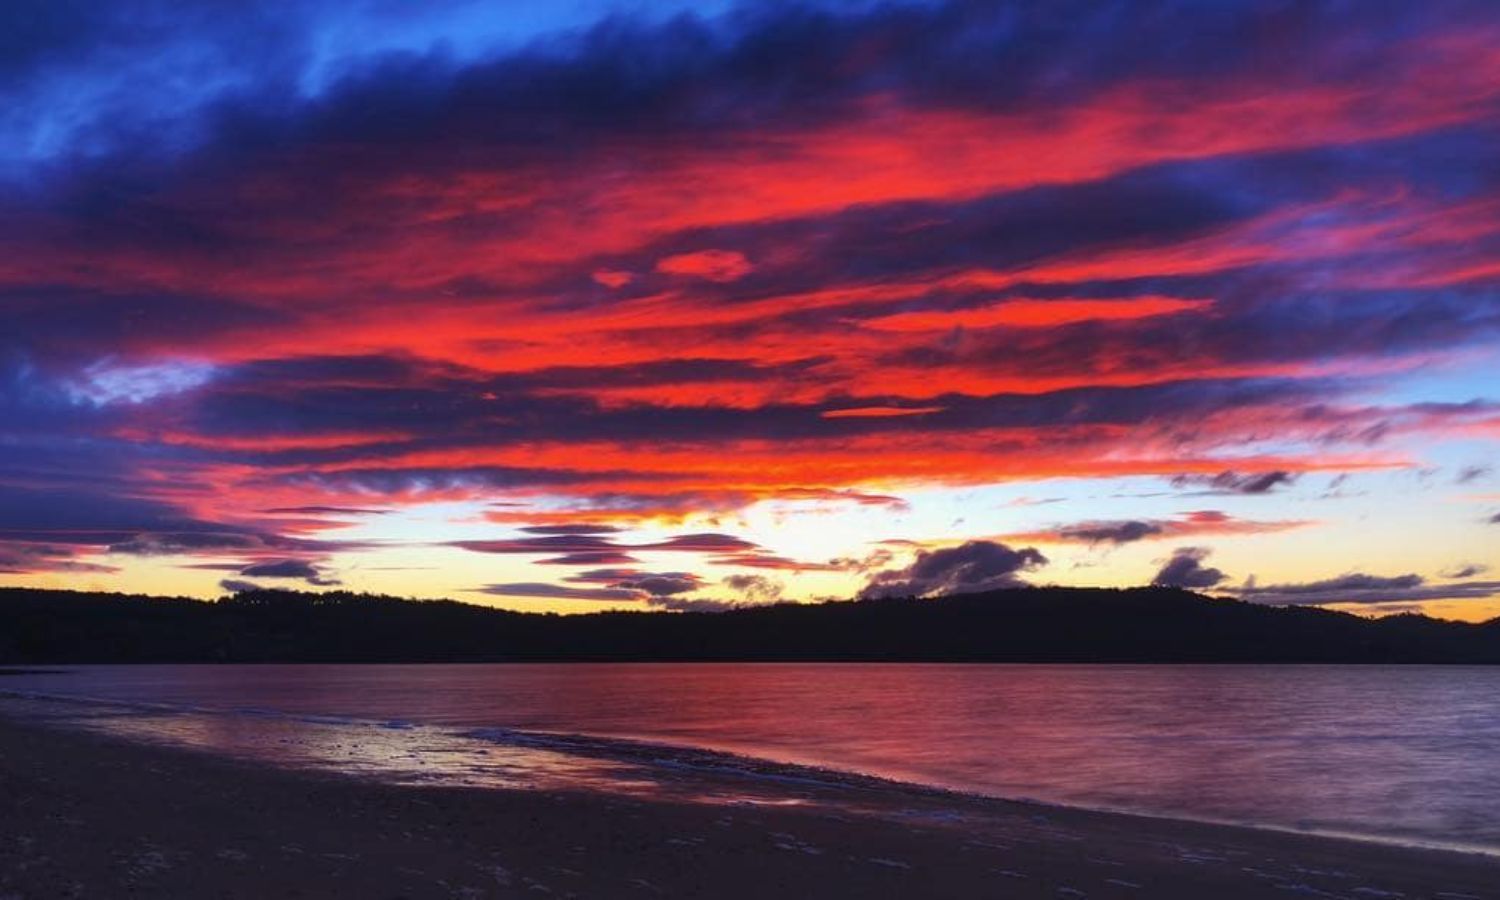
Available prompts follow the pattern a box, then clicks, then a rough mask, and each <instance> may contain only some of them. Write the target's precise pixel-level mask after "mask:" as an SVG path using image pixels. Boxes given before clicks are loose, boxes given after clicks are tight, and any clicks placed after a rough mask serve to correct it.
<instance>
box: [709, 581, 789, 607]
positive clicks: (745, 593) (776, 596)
mask: <svg viewBox="0 0 1500 900" xmlns="http://www.w3.org/2000/svg"><path fill="white" fill-rule="evenodd" d="M724 586H725V587H727V588H729V589H730V590H732V591H734V592H736V593H738V594H739V595H740V596H741V597H743V598H744V599H745V600H747V601H749V602H751V603H775V602H777V601H778V600H780V599H781V596H782V594H783V592H785V590H786V585H784V584H782V583H781V582H780V581H777V580H776V579H774V578H768V577H766V576H765V575H729V576H727V577H725V578H724Z"/></svg>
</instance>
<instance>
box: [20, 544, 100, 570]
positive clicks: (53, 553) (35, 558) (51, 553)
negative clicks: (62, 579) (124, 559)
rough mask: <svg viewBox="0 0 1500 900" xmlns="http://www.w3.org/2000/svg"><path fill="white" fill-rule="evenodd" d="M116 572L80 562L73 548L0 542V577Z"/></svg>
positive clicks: (93, 563) (96, 564)
mask: <svg viewBox="0 0 1500 900" xmlns="http://www.w3.org/2000/svg"><path fill="white" fill-rule="evenodd" d="M117 571H119V569H117V568H116V567H114V566H110V565H105V564H103V563H98V562H92V561H89V560H87V559H80V558H79V553H78V548H76V547H70V546H66V545H55V544H32V543H19V542H7V541H0V575H35V574H39V573H45V572H67V573H74V574H81V573H99V574H107V573H111V572H117Z"/></svg>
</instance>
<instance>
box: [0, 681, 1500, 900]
mask: <svg viewBox="0 0 1500 900" xmlns="http://www.w3.org/2000/svg"><path fill="white" fill-rule="evenodd" d="M5 700H12V701H14V700H20V701H23V702H25V701H29V702H39V703H41V704H44V705H51V704H56V705H59V706H63V707H69V706H77V707H84V708H94V709H108V708H120V709H131V710H140V711H146V712H157V711H160V712H163V713H166V714H170V715H181V714H188V715H194V716H245V715H249V716H251V717H253V718H254V719H255V720H257V721H266V720H271V721H285V722H290V723H297V724H299V725H309V724H310V725H329V726H333V727H337V728H345V727H354V728H369V729H388V730H394V731H407V732H410V731H417V730H420V731H425V732H428V733H431V734H434V735H437V734H441V735H443V736H446V737H448V738H452V739H456V740H477V741H483V742H486V743H491V742H493V743H494V744H496V745H498V746H499V747H503V748H507V749H512V750H514V749H526V748H537V749H542V750H545V751H549V752H556V753H561V754H564V755H566V756H569V757H580V758H589V759H597V760H601V761H605V762H626V763H629V764H631V765H639V766H642V767H643V768H646V769H658V770H665V771H667V772H668V773H671V774H672V775H674V776H680V777H681V782H682V785H683V786H687V787H689V788H691V786H692V785H693V784H694V783H695V781H703V782H713V781H730V782H733V781H737V780H743V781H744V782H746V784H747V785H750V786H752V791H751V793H756V792H759V793H769V794H774V793H777V792H780V791H783V790H795V789H798V788H802V789H807V790H813V791H834V792H861V793H862V792H874V793H875V794H876V795H885V796H887V797H909V798H919V799H921V800H922V801H923V802H932V803H939V804H942V803H953V804H966V805H967V804H980V805H983V804H1001V805H1007V806H1017V807H1022V808H1026V809H1031V810H1033V811H1034V812H1035V813H1036V814H1040V815H1047V814H1052V813H1060V812H1067V813H1073V814H1082V815H1091V814H1098V815H1107V816H1122V817H1126V818H1130V819H1142V820H1149V821H1153V822H1159V823H1162V824H1163V825H1165V826H1167V827H1172V828H1193V827H1213V828H1231V829H1245V830H1250V831H1257V832H1266V833H1269V834H1278V835H1286V836H1290V837H1294V838H1295V837H1307V838H1320V839H1329V840H1337V841H1347V842H1355V843H1361V844H1370V845H1375V846H1382V847H1392V848H1398V849H1409V850H1417V851H1436V852H1444V853H1457V854H1462V855H1467V856H1479V857H1489V858H1492V859H1495V860H1496V861H1497V862H1500V847H1495V846H1489V845H1478V844H1466V843H1463V842H1459V841H1447V842H1444V841H1440V840H1435V839H1432V838H1430V837H1423V836H1419V835H1410V834H1406V835H1403V834H1394V833H1387V834H1381V833H1375V832H1361V831H1356V830H1340V829H1337V828H1327V827H1296V826H1291V825H1281V824H1277V823H1273V822H1257V821H1248V820H1234V819H1227V818H1214V817H1211V816H1204V815H1193V814H1191V813H1186V812H1177V811H1156V810H1148V809H1138V808H1130V807H1124V806H1107V805H1090V804H1084V803H1070V802H1067V801H1063V800H1054V799H1046V798H1036V797H1026V796H1013V795H1001V794H995V793H987V792H985V791H983V790H981V789H975V788H968V787H963V786H957V785H946V784H942V783H936V782H930V781H922V780H920V779H918V778H916V777H911V778H903V777H900V776H892V775H883V774H878V773H872V772H864V771H859V770H854V769H846V768H838V767H836V766H831V765H826V764H820V763H814V762H798V761H792V760H779V759H774V758H770V757H764V756H756V755H753V754H749V753H745V752H741V751H737V750H732V749H722V748H716V747H711V746H702V745H693V744H680V743H669V742H666V741H662V740H658V739H652V738H638V737H619V736H613V735H607V734H593V733H587V732H558V731H545V730H529V729H522V728H508V727H496V726H490V727H469V726H460V725H431V724H425V723H415V722H406V721H399V722H397V721H383V720H376V719H365V718H359V717H348V716H326V715H314V714H307V715H299V714H295V713H288V712H282V711H275V710H246V709H219V708H212V707H184V706H181V705H177V704H171V703H158V702H151V701H127V700H114V699H108V698H102V697H89V696H80V695H67V694H52V693H46V692H36V691H15V690H8V689H5V688H3V687H0V701H5ZM11 712H13V711H11ZM6 713H7V710H5V709H4V707H3V706H0V720H3V719H4V718H5V717H6ZM86 721H87V720H71V721H69V720H64V719H57V720H55V721H54V722H53V723H52V724H54V725H56V726H57V727H61V728H75V729H80V730H83V731H86V732H88V733H91V734H96V735H100V736H103V737H105V738H106V739H114V740H121V741H126V742H129V743H136V744H141V745H146V746H155V747H160V748H164V749H168V750H180V751H183V752H188V753H195V754H207V755H217V756H221V757H224V758H233V759H237V760H239V761H241V762H249V763H251V764H256V765H264V766H269V767H274V768H277V769H279V770H282V771H288V772H292V773H296V772H307V773H312V774H324V775H327V774H333V775H340V774H342V775H344V776H346V777H351V778H357V779H361V780H373V781H375V782H378V783H383V784H386V785H399V786H409V785H410V784H411V782H409V781H406V780H403V779H401V778H399V777H393V775H392V773H390V772H362V773H350V772H340V771H339V770H337V769H332V768H329V767H328V766H327V765H307V764H305V763H304V764H302V765H296V764H290V765H288V764H281V763H277V762H274V761H268V760H265V759H253V758H249V757H247V756H246V755H244V754H243V753H237V752H234V751H229V750H224V749H222V748H209V747H202V746H199V747H194V746H190V745H185V744H183V743H181V742H174V741H173V740H171V739H168V738H164V737H160V736H151V735H150V734H149V732H143V733H142V734H137V735H121V734H119V733H110V732H109V731H108V730H103V729H96V728H93V727H91V726H90V725H88V724H86ZM668 780H676V779H675V778H674V779H668ZM432 784H433V785H434V786H437V785H438V784H439V783H438V782H436V781H434V782H432ZM449 786H451V787H457V788H463V787H476V785H475V784H473V783H466V782H463V781H461V780H454V781H452V782H450V783H449ZM481 789H484V788H481ZM505 789H519V790H527V789H531V788H527V787H519V788H517V787H514V786H511V787H507V788H505ZM586 789H590V790H595V789H597V790H599V791H600V792H601V793H610V792H611V791H610V787H609V786H608V785H602V784H599V783H594V784H590V785H587V787H586ZM674 797H675V799H678V800H683V799H690V798H691V790H688V791H685V792H677V793H676V794H675V795H674ZM0 900H3V898H0Z"/></svg>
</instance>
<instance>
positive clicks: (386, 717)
mask: <svg viewBox="0 0 1500 900" xmlns="http://www.w3.org/2000/svg"><path fill="white" fill-rule="evenodd" d="M0 691H4V692H8V693H10V694H12V695H15V694H17V693H31V694H38V693H40V694H48V695H65V696H70V697H79V698H92V699H93V700H98V701H114V702H123V703H131V704H140V703H148V704H155V705H156V706H155V707H153V708H150V709H146V710H142V709H141V708H139V707H134V708H133V709H134V712H133V713H131V714H122V713H121V712H120V711H119V710H118V709H114V710H113V711H110V712H105V711H104V710H107V709H110V708H108V707H89V706H82V707H79V706H77V705H74V708H75V709H87V708H93V709H96V710H97V711H96V712H95V713H94V714H93V717H94V718H95V719H96V724H98V723H99V722H104V723H108V727H109V728H110V729H111V730H115V731H118V732H122V733H128V734H133V735H135V736H145V737H152V736H155V737H159V738H166V739H171V740H176V741H178V742H183V743H191V744H194V745H197V746H200V747H206V748H208V749H217V750H222V751H225V752H231V751H233V752H241V753H244V752H249V753H251V754H252V755H258V756H263V757H265V758H268V759H272V760H276V761H281V762H286V761H287V760H289V759H290V760H292V761H294V762H313V763H321V764H324V765H330V766H336V767H340V768H343V769H346V770H353V771H364V770H371V771H373V770H378V769H381V768H382V767H384V768H391V767H401V766H404V767H405V768H404V771H408V772H412V771H417V770H418V767H420V770H421V771H422V772H423V774H424V777H426V778H428V779H438V780H441V779H444V778H452V779H455V780H463V781H465V782H466V783H494V784H502V785H508V786H515V785H521V784H525V783H531V784H538V783H550V782H549V779H550V781H552V782H555V781H556V780H557V779H558V778H568V779H572V783H574V784H577V783H578V782H580V781H582V782H584V783H588V782H589V781H590V780H591V779H592V780H593V781H595V782H597V783H599V784H604V783H606V782H608V783H610V785H611V787H612V788H613V789H620V787H621V785H625V786H629V785H631V784H641V785H649V786H654V787H660V785H661V784H663V783H665V782H668V781H670V773H664V772H661V771H657V772H654V773H653V772H650V771H644V770H649V769H650V765H649V764H650V763H652V762H659V761H661V760H662V759H664V758H665V757H666V756H667V755H668V754H666V753H664V752H663V751H660V750H659V749H656V748H652V749H651V750H650V752H646V753H644V754H643V753H642V752H640V751H639V748H632V747H631V746H630V745H628V744H614V743H612V742H610V741H586V742H578V741H568V740H551V739H542V740H533V739H529V738H527V737H526V734H529V733H546V734H549V735H588V736H595V737H600V738H609V739H627V740H631V741H638V742H650V743H651V744H664V745H674V746H679V747H689V748H699V749H703V750H711V751H720V752H723V753H729V754H737V755H740V756H743V757H752V758H756V759H764V760H772V761H777V762H781V763H790V764H798V765H805V766H815V767H820V768H825V769H832V770H839V771H845V772H854V773H864V774H869V775H876V776H880V777H884V778H890V779H896V780H901V781H908V782H916V783H920V784H925V785H932V786H938V787H945V788H953V789H958V790H963V791H968V792H977V793H983V794H989V795H994V796H999V797H1010V798H1024V799H1034V800H1039V801H1044V802H1051V803H1064V804H1070V805H1078V806H1087V807H1099V808H1109V809H1118V810H1126V811H1136V812H1145V813H1151V814H1160V815H1170V816H1181V817H1188V818H1199V819H1206V820H1216V821H1231V822H1242V823H1249V824H1256V825H1263V826H1271V827H1281V828H1294V829H1308V830H1317V831H1326V832H1334V833H1343V834H1354V835H1365V836H1372V837H1381V838H1386V839H1396V840H1409V841H1413V842H1424V843H1438V844H1446V845H1455V846H1464V847H1472V848H1483V849H1488V850H1492V851H1500V668H1479V667H1354V666H1349V667H1342V666H1024V665H880V664H832V665H802V664H795V665H793V664H786V665H777V664H745V665H723V664H720V665H695V664H662V665H612V664H600V665H578V664H574V665H463V666H437V665H433V666H337V665H335V666H285V665H270V666H136V667H125V666H87V667H77V668H70V669H69V670H68V671H66V672H64V673H58V674H25V675H12V676H8V677H6V678H4V679H0ZM11 702H12V703H13V704H14V703H15V702H16V701H15V700H14V699H12V700H11ZM350 720H358V721H360V722H366V723H371V724H365V725H363V726H362V729H363V730H362V731H361V732H360V734H362V735H363V737H359V738H358V739H355V738H354V737H350V735H349V733H348V732H347V729H348V728H351V727H354V726H353V725H351V724H350ZM372 726H373V727H372ZM408 726H415V727H408ZM341 729H345V730H341ZM496 729H504V730H496ZM516 732H521V733H522V734H517V733H516ZM289 747H300V748H302V749H301V750H299V751H296V752H293V751H292V750H289V749H288V748H289ZM247 748H248V749H247ZM309 748H310V749H309ZM500 748H508V751H506V752H501V749H500ZM523 751H524V752H523ZM298 754H300V755H298ZM497 754H498V755H497ZM695 758H697V759H699V760H700V761H701V759H703V758H705V757H702V756H701V755H700V756H699V757H695ZM743 762H744V761H743V760H741V761H739V763H740V764H743ZM480 776H483V777H480Z"/></svg>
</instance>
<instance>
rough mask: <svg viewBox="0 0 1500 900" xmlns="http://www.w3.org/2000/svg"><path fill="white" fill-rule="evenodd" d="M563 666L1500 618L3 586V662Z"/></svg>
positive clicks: (1400, 649) (1424, 644) (1059, 600)
mask: <svg viewBox="0 0 1500 900" xmlns="http://www.w3.org/2000/svg"><path fill="white" fill-rule="evenodd" d="M562 660H578V661H582V660H614V661H649V660H656V661H715V660H718V661H728V660H760V661H793V660H798V661H813V660H827V661H844V660H849V661H853V660H863V661H875V660H884V661H910V662H916V661H923V662H1303V663H1312V662H1327V663H1500V620H1495V621H1491V622H1488V623H1485V624H1482V625H1473V624H1466V623H1460V622H1446V621H1439V620H1435V619H1429V618H1425V617H1422V616H1410V615H1408V616H1393V617H1389V618H1385V619H1364V618H1361V617H1358V616H1352V615H1348V614H1345V613H1339V612H1333V611H1328V610H1321V609H1312V608H1301V607H1285V608H1277V607H1267V606H1258V605H1255V604H1250V603H1243V602H1240V601H1235V600H1224V599H1215V598H1210V597H1205V596H1202V595H1199V594H1195V593H1192V592H1189V591H1181V590H1175V589H1166V588H1135V589H1129V590H1107V589H1083V588H1029V589H1021V590H1007V591H995V592H990V593H985V594H968V595H962V596H954V597H946V598H942V599H937V600H915V599H895V600H870V601H860V602H852V601H851V602H842V603H825V604H819V605H796V604H781V605H776V606H763V607H752V608H745V609H737V610H732V611H729V612H721V613H664V612H605V613H595V614H591V615H582V616H557V615H551V614H538V613H518V612H508V611H504V610H497V609H491V608H488V607H482V606H474V605H469V604H463V603H456V602H453V601H447V600H440V601H415V600H401V599H396V598H392V597H379V596H370V595H361V594H351V593H346V592H333V593H322V594H311V593H300V592H294V591H256V592H250V593H244V594H237V595H234V596H230V597H225V598H223V599H220V600H217V601H212V602H203V601H199V600H189V599H182V598H160V597H142V596H133V595H124V594H96V593H79V592H71V591H42V590H30V589H21V588H6V589H0V663H8V664H30V663H90V662H91V663H110V662H468V661H475V662H477V661H562Z"/></svg>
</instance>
